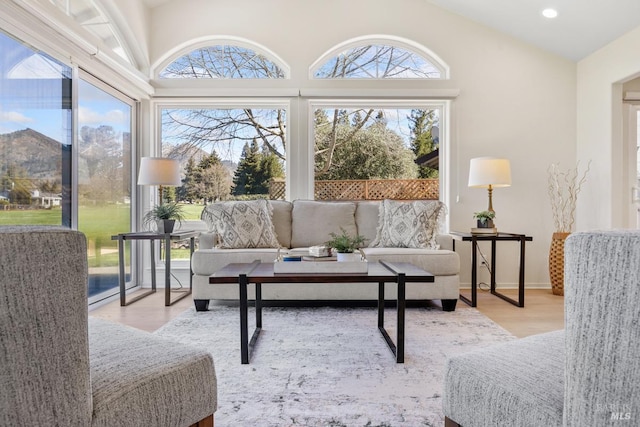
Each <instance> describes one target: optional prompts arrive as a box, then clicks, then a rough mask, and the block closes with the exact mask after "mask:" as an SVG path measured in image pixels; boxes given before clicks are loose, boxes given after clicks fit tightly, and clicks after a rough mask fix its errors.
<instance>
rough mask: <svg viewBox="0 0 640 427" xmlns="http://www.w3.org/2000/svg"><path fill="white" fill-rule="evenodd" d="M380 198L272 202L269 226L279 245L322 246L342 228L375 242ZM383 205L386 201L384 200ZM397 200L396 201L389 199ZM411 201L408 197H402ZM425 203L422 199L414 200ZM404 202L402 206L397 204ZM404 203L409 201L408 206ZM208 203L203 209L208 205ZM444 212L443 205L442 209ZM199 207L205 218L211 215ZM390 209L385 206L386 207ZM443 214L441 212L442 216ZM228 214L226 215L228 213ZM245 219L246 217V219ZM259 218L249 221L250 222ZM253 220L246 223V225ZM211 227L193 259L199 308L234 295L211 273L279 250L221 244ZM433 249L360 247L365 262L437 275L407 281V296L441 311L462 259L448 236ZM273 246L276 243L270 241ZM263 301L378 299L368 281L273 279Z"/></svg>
mask: <svg viewBox="0 0 640 427" xmlns="http://www.w3.org/2000/svg"><path fill="white" fill-rule="evenodd" d="M382 203H383V202H380V201H356V202H320V201H311V200H296V201H294V202H287V201H270V202H268V204H269V205H270V209H271V212H272V214H271V217H272V222H273V228H274V230H275V234H276V235H277V243H278V244H279V245H280V246H281V247H283V248H295V249H300V248H308V247H310V246H314V245H321V244H323V243H324V242H326V241H327V240H328V239H329V238H330V233H331V232H338V233H339V232H340V229H341V228H342V229H344V230H346V231H348V232H349V233H358V234H360V235H362V236H364V237H365V238H366V242H367V244H371V243H375V242H374V241H375V240H376V237H377V230H378V226H379V221H380V205H381V204H382ZM385 203H386V204H385V205H384V206H389V204H388V203H390V202H385ZM393 203H395V204H396V205H394V206H398V205H397V204H398V203H400V202H393ZM402 203H412V202H402ZM413 203H414V205H416V204H419V205H420V206H422V205H424V203H426V202H424V201H423V202H421V203H420V202H413ZM434 203H439V202H434ZM400 206H401V207H404V206H405V205H400ZM406 206H407V207H408V205H406ZM208 208H209V207H207V208H205V210H206V209H208ZM442 211H443V212H442V213H443V214H444V208H443V209H442ZM205 213H206V211H205V212H203V220H205V222H207V221H208V222H209V225H210V227H212V228H215V225H214V224H211V222H212V220H211V219H210V218H208V217H207V216H206V215H205ZM387 213H389V211H387ZM440 216H442V214H441V215H440ZM226 218H227V219H228V218H229V215H227V216H226ZM245 222H247V221H245ZM255 222H259V221H252V223H255ZM252 223H247V224H245V225H247V226H248V227H251V226H252ZM218 240H219V236H218V235H217V234H216V232H215V230H212V231H210V232H206V233H202V234H201V236H200V245H199V249H198V250H196V251H195V252H194V254H193V256H192V259H191V266H192V269H193V272H194V278H193V299H194V302H195V305H196V309H197V310H198V311H204V310H207V309H208V305H209V301H210V300H237V299H238V293H239V290H238V286H237V285H235V284H228V285H220V284H217V285H211V284H209V276H210V275H212V274H213V273H215V272H216V271H218V270H219V269H221V268H222V267H224V266H225V265H227V264H229V263H239V262H252V261H254V260H256V259H258V260H261V261H262V262H273V261H274V260H275V258H276V256H277V252H278V249H277V248H275V247H270V248H232V249H227V248H221V247H219V245H217V246H216V244H217V243H218ZM433 240H434V241H435V242H436V243H437V248H433V249H423V248H403V247H366V248H363V252H364V253H365V255H366V258H367V260H368V261H378V260H387V261H390V262H410V263H412V264H414V265H416V266H418V267H420V268H422V269H424V270H426V271H428V272H430V273H432V274H433V275H434V276H435V282H434V283H409V284H407V291H406V296H407V300H440V301H442V307H443V309H444V310H445V311H453V310H455V306H456V302H457V300H458V296H459V271H460V260H459V257H458V255H457V254H456V253H455V252H454V251H453V239H452V237H451V236H450V235H446V234H438V233H437V230H436V232H435V233H434V235H433ZM274 246H275V245H274ZM395 294H396V289H395V287H394V286H387V287H386V297H387V298H394V297H395ZM249 297H250V298H255V288H254V287H253V285H250V288H249ZM262 298H263V299H264V300H330V301H331V300H343V301H355V300H358V301H363V300H366V301H373V300H376V299H377V286H374V285H372V284H370V283H354V284H340V283H335V284H334V283H329V284H308V283H307V284H295V285H291V284H282V285H280V284H273V285H269V286H263V287H262Z"/></svg>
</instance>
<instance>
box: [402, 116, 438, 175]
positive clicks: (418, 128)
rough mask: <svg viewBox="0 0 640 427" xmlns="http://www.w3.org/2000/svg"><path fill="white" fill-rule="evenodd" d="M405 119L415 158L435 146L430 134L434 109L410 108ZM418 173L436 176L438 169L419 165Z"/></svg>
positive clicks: (428, 151) (430, 150) (429, 151)
mask: <svg viewBox="0 0 640 427" xmlns="http://www.w3.org/2000/svg"><path fill="white" fill-rule="evenodd" d="M407 119H408V120H409V123H410V124H409V127H410V129H411V150H412V151H413V153H414V154H415V156H416V159H417V158H418V157H420V156H424V155H426V154H429V153H431V152H432V151H433V150H435V149H436V146H435V142H434V140H433V135H432V134H431V129H432V128H433V124H434V111H433V110H411V115H410V116H409V117H407ZM418 175H419V177H420V178H437V177H438V169H436V168H430V167H428V166H420V167H419V168H418Z"/></svg>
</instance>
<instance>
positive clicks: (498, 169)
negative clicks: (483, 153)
mask: <svg viewBox="0 0 640 427" xmlns="http://www.w3.org/2000/svg"><path fill="white" fill-rule="evenodd" d="M509 186H511V165H510V163H509V160H508V159H499V158H496V157H476V158H475V159H471V162H470V164H469V187H476V188H489V187H494V188H495V187H509Z"/></svg>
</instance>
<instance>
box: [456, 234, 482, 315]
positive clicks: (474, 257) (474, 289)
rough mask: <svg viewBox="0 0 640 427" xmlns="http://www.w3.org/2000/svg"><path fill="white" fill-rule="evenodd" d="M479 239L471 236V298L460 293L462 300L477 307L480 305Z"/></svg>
mask: <svg viewBox="0 0 640 427" xmlns="http://www.w3.org/2000/svg"><path fill="white" fill-rule="evenodd" d="M477 252H478V240H477V239H476V237H475V236H471V299H469V298H467V297H466V296H464V295H462V294H460V300H461V301H463V302H465V303H466V304H468V305H470V306H471V307H476V306H477V305H478V253H477Z"/></svg>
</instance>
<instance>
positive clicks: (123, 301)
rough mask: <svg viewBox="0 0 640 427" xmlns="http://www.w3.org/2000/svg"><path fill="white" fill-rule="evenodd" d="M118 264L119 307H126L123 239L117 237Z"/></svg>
mask: <svg viewBox="0 0 640 427" xmlns="http://www.w3.org/2000/svg"><path fill="white" fill-rule="evenodd" d="M118 263H119V265H120V280H119V281H120V305H121V306H125V305H127V299H126V293H125V288H124V284H125V283H124V282H125V281H124V239H123V238H122V236H119V237H118Z"/></svg>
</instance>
